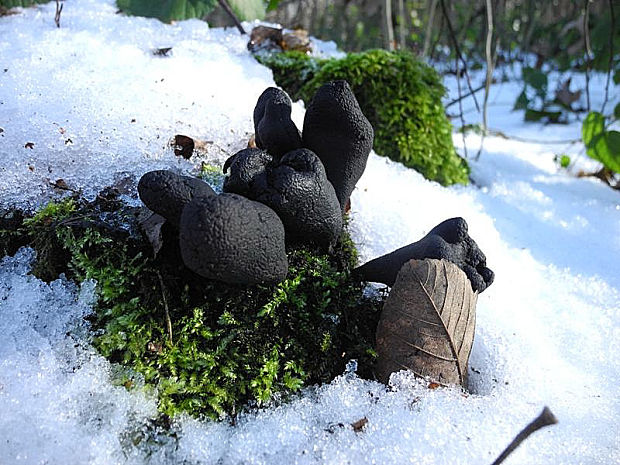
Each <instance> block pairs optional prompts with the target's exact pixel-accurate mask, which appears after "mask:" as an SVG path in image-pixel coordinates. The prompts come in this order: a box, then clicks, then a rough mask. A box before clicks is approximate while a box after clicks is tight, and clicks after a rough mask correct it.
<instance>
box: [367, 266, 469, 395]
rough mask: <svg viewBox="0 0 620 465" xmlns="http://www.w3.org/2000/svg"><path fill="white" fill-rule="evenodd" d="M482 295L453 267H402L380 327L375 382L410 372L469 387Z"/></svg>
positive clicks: (463, 274) (383, 313) (461, 272)
mask: <svg viewBox="0 0 620 465" xmlns="http://www.w3.org/2000/svg"><path fill="white" fill-rule="evenodd" d="M477 297H478V294H477V293H474V292H473V291H472V290H471V285H470V284H469V280H468V279H467V276H466V275H465V273H463V271H462V270H461V269H460V268H458V267H457V266H456V265H455V264H453V263H450V262H448V261H446V260H434V259H426V260H410V261H408V262H407V263H405V264H404V265H403V267H402V268H401V270H400V272H399V273H398V277H397V278H396V282H395V283H394V286H393V287H392V290H391V292H390V295H389V297H388V299H387V301H386V303H385V305H384V307H383V311H382V313H381V318H380V321H379V324H378V326H377V333H376V336H377V337H376V339H377V354H378V360H377V377H378V379H379V380H381V381H383V382H384V383H387V381H388V380H389V377H390V374H391V373H392V372H395V371H399V370H403V369H406V370H410V371H412V372H413V373H414V374H415V375H416V376H420V377H428V378H430V380H431V381H432V382H434V383H438V384H440V385H447V384H460V385H462V386H463V387H467V362H468V360H469V354H470V352H471V347H472V344H473V339H474V328H475V322H476V315H475V308H476V301H477Z"/></svg>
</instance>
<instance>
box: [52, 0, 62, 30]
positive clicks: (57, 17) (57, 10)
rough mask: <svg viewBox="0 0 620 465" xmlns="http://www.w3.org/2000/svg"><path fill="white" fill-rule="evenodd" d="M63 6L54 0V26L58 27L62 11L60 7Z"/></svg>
mask: <svg viewBox="0 0 620 465" xmlns="http://www.w3.org/2000/svg"><path fill="white" fill-rule="evenodd" d="M63 6H65V4H64V3H60V2H59V1H58V0H56V15H55V16H54V22H55V23H56V27H58V28H59V27H60V13H62V7H63Z"/></svg>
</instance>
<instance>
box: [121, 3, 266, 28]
mask: <svg viewBox="0 0 620 465" xmlns="http://www.w3.org/2000/svg"><path fill="white" fill-rule="evenodd" d="M228 3H229V4H230V7H231V8H232V10H233V11H234V12H235V14H236V15H237V17H238V18H239V19H240V20H242V21H244V20H251V19H263V18H264V17H265V8H266V4H265V3H264V2H263V0H228ZM116 4H117V5H118V7H119V8H120V9H121V10H122V11H124V12H126V13H129V14H131V15H134V16H146V17H149V18H157V19H159V20H161V21H163V22H166V23H169V22H171V21H182V20H185V19H191V18H204V17H205V16H206V15H207V14H209V13H210V12H211V11H212V10H213V9H214V8H215V7H216V6H217V4H218V2H217V0H117V2H116Z"/></svg>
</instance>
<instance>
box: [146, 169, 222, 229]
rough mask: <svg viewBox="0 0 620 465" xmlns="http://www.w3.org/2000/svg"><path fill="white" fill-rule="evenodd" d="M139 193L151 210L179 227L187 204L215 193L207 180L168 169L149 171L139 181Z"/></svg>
mask: <svg viewBox="0 0 620 465" xmlns="http://www.w3.org/2000/svg"><path fill="white" fill-rule="evenodd" d="M138 194H139V195H140V199H141V200H142V202H144V205H146V206H147V208H149V209H150V210H152V211H154V212H155V213H158V214H160V215H161V216H163V217H164V218H166V219H167V220H168V221H169V222H170V223H171V224H173V225H174V226H175V227H178V225H179V220H180V218H181V212H182V211H183V207H184V206H185V204H187V203H189V202H190V201H191V200H192V199H193V198H195V197H205V196H211V195H215V192H214V191H213V189H211V186H209V185H208V184H207V183H206V182H204V181H202V180H200V179H198V178H193V177H191V176H181V175H179V174H176V173H173V172H172V171H168V170H159V171H149V172H148V173H146V174H144V175H143V176H142V177H141V178H140V181H139V182H138Z"/></svg>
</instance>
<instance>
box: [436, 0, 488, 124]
mask: <svg viewBox="0 0 620 465" xmlns="http://www.w3.org/2000/svg"><path fill="white" fill-rule="evenodd" d="M439 3H440V4H441V12H442V13H443V16H444V18H445V19H446V25H447V26H448V33H449V34H450V39H451V40H452V44H453V45H454V50H455V52H456V57H457V59H458V60H460V61H461V63H462V64H463V72H464V73H465V77H466V78H467V87H469V91H470V92H471V95H472V96H473V97H474V103H475V104H476V110H478V112H480V105H478V99H477V98H476V94H475V93H474V91H473V89H472V87H471V79H470V78H469V73H468V72H467V63H465V60H464V59H463V55H461V48H460V47H459V44H458V41H457V40H456V36H455V35H454V29H452V23H451V22H450V17H449V16H448V10H447V9H446V4H445V2H444V0H440V2H439ZM458 74H459V73H458V70H457V77H456V78H457V80H458V78H459V77H458Z"/></svg>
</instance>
